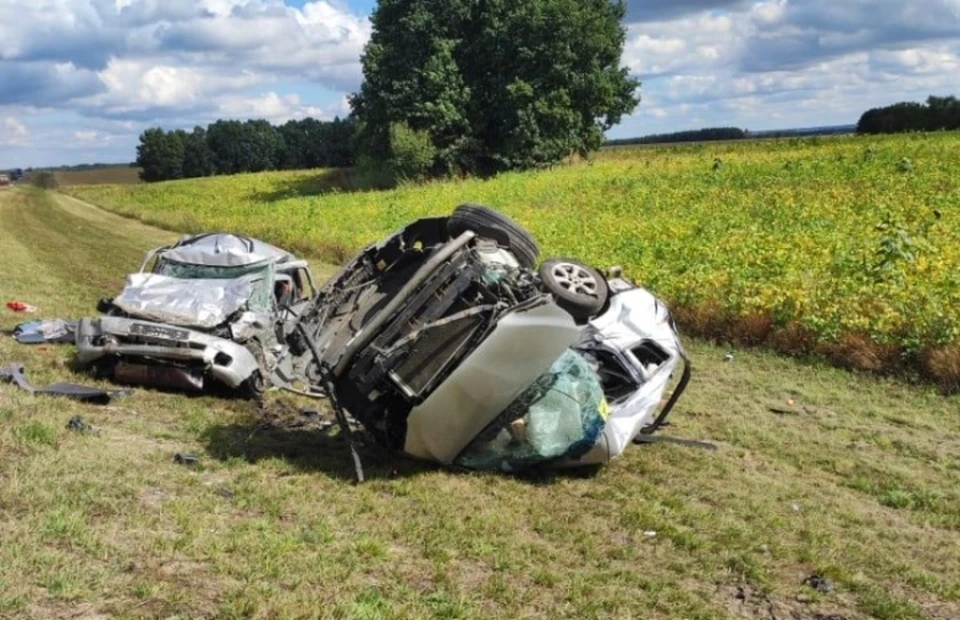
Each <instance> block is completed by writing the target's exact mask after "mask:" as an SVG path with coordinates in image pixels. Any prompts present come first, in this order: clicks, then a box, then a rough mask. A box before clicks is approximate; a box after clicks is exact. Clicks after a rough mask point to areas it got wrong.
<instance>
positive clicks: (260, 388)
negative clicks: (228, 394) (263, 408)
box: [240, 370, 267, 401]
mask: <svg viewBox="0 0 960 620" xmlns="http://www.w3.org/2000/svg"><path fill="white" fill-rule="evenodd" d="M240 391H241V394H242V395H243V396H244V397H245V398H246V399H247V400H257V401H259V400H261V399H262V398H263V397H264V395H265V394H266V393H267V382H266V381H264V379H263V375H262V374H261V373H260V371H259V370H258V371H256V372H254V373H253V374H252V375H250V377H248V378H247V380H246V381H244V382H243V383H242V384H240Z"/></svg>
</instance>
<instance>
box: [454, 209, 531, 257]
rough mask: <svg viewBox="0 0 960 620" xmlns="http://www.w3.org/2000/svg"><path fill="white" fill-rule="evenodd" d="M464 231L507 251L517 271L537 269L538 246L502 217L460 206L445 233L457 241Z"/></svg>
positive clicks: (514, 223) (487, 210) (515, 225)
mask: <svg viewBox="0 0 960 620" xmlns="http://www.w3.org/2000/svg"><path fill="white" fill-rule="evenodd" d="M468 230H470V231H473V232H475V233H476V234H477V235H480V236H481V237H487V238H490V239H493V240H495V241H496V242H497V243H499V244H500V245H502V246H504V247H507V248H509V249H510V250H511V251H512V252H513V254H514V256H516V257H517V262H518V263H520V266H521V267H526V268H527V269H533V268H534V267H536V266H537V258H538V257H539V256H540V246H538V245H537V242H536V240H535V239H534V238H533V236H532V235H531V234H530V233H528V232H527V231H526V230H524V228H523V227H522V226H520V225H519V224H517V223H516V222H514V221H513V220H512V219H510V218H509V217H507V216H506V215H504V214H503V213H500V212H499V211H494V210H493V209H491V208H489V207H485V206H483V205H477V204H462V205H460V206H459V207H457V208H456V209H454V211H453V215H451V216H450V219H449V220H448V221H447V232H449V233H450V235H451V236H453V237H459V236H460V235H462V234H463V233H464V232H466V231H468Z"/></svg>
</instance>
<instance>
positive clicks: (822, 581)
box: [803, 575, 833, 594]
mask: <svg viewBox="0 0 960 620" xmlns="http://www.w3.org/2000/svg"><path fill="white" fill-rule="evenodd" d="M803 585H805V586H808V587H810V588H813V589H814V590H816V591H817V592H820V593H821V594H830V593H831V592H833V584H832V583H830V580H828V579H827V578H826V577H823V576H821V575H810V576H809V577H807V578H806V579H804V580H803Z"/></svg>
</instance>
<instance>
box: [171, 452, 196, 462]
mask: <svg viewBox="0 0 960 620" xmlns="http://www.w3.org/2000/svg"><path fill="white" fill-rule="evenodd" d="M173 462H174V463H176V464H177V465H199V464H200V458H199V457H197V456H194V455H193V454H181V453H179V452H177V453H176V454H174V455H173Z"/></svg>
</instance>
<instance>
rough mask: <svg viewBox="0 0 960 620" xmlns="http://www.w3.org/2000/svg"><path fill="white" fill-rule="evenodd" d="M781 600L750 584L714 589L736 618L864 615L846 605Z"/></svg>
mask: <svg viewBox="0 0 960 620" xmlns="http://www.w3.org/2000/svg"><path fill="white" fill-rule="evenodd" d="M798 598H799V599H801V600H792V601H790V600H783V599H778V598H775V597H773V596H771V595H769V594H764V593H763V592H762V591H761V590H759V589H758V588H755V587H754V586H751V585H749V584H742V585H738V586H725V587H722V588H720V589H719V590H718V591H717V599H718V602H720V603H722V605H723V606H724V608H725V609H726V610H727V612H728V613H729V614H730V617H731V618H736V619H737V620H860V619H862V618H866V617H867V616H864V615H861V614H859V613H856V612H851V611H849V609H850V607H849V605H844V606H843V609H842V610H841V609H840V608H839V607H837V606H835V605H833V604H830V603H815V602H813V600H812V598H811V599H810V600H807V599H806V598H805V597H804V596H803V595H800V596H798Z"/></svg>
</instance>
